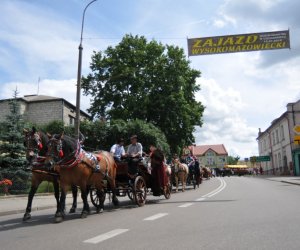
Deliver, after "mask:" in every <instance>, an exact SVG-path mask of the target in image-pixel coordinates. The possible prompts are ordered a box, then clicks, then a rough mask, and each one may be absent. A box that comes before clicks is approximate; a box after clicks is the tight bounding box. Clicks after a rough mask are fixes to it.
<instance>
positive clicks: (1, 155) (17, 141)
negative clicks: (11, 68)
mask: <svg viewBox="0 0 300 250" xmlns="http://www.w3.org/2000/svg"><path fill="white" fill-rule="evenodd" d="M17 95H18V92H17V90H15V91H14V94H13V99H11V100H10V101H9V107H10V114H9V115H7V117H6V122H5V123H4V129H2V130H1V134H0V179H3V178H7V179H9V180H12V181H13V185H12V187H11V191H12V192H14V193H18V192H23V191H25V189H26V187H27V179H28V176H29V174H28V173H27V172H25V166H26V159H25V147H24V144H23V143H24V137H23V135H22V130H23V126H24V123H23V120H22V115H21V114H20V104H19V102H18V100H17Z"/></svg>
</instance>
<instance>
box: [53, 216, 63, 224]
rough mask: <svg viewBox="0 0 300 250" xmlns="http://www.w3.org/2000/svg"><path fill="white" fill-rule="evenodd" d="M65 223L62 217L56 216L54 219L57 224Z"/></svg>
mask: <svg viewBox="0 0 300 250" xmlns="http://www.w3.org/2000/svg"><path fill="white" fill-rule="evenodd" d="M62 221H63V217H62V216H55V217H54V222H55V223H61V222H62Z"/></svg>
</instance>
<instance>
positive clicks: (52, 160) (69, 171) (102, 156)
mask: <svg viewBox="0 0 300 250" xmlns="http://www.w3.org/2000/svg"><path fill="white" fill-rule="evenodd" d="M24 144H25V146H26V148H27V150H26V157H27V159H28V161H29V162H30V164H31V166H32V167H33V169H32V170H33V171H32V172H33V175H32V177H33V178H32V185H31V190H30V193H29V196H28V204H27V208H26V213H25V214H24V218H23V220H28V219H29V218H30V217H31V215H30V212H31V204H32V199H33V197H34V194H35V192H36V190H37V188H38V186H39V184H40V183H41V182H42V181H44V180H48V181H51V182H53V184H54V187H55V198H56V201H57V211H56V214H55V220H56V222H60V221H62V219H63V217H64V210H65V199H66V193H67V187H68V186H72V187H73V188H72V191H73V192H74V193H73V206H72V208H71V210H70V212H75V209H76V206H77V187H76V186H78V187H80V189H81V197H82V200H83V210H82V214H81V217H82V218H85V217H86V216H87V215H88V214H89V212H90V208H89V204H88V202H87V195H88V192H89V193H90V197H91V201H92V203H93V205H94V206H95V207H96V209H97V212H100V211H101V210H103V207H104V205H103V204H104V200H105V196H106V194H107V193H109V194H112V201H113V203H114V205H118V204H119V202H118V199H117V197H116V196H126V195H128V197H129V198H130V199H131V200H133V201H134V202H135V203H136V204H137V205H138V206H143V205H144V204H145V202H146V197H147V193H148V192H149V189H150V188H151V189H152V188H153V183H154V182H153V178H152V175H151V174H150V173H149V172H148V170H147V168H146V167H145V166H144V165H143V164H141V165H139V167H138V172H137V174H136V175H134V176H130V175H129V174H128V165H127V162H123V163H121V164H118V166H117V165H116V163H115V161H114V159H113V157H112V155H111V154H110V153H109V152H105V151H99V152H95V153H93V154H89V153H86V152H85V151H84V150H82V147H81V145H80V143H79V142H78V141H77V140H76V139H74V138H71V137H69V136H63V134H61V135H57V136H53V137H51V139H49V138H48V137H47V136H46V135H45V134H44V133H43V132H38V131H36V130H35V129H33V130H32V131H27V132H25V141H24ZM34 152H38V155H40V157H38V158H36V155H37V154H36V153H34ZM90 156H92V158H90ZM37 159H42V160H43V161H42V162H41V164H40V169H39V170H37V169H36V166H35V165H36V163H37ZM95 165H97V166H98V167H99V169H98V171H95ZM50 169H51V171H50ZM53 170H54V172H52V171H53ZM168 179H169V178H168ZM58 180H59V181H58ZM58 183H59V184H60V187H61V197H60V199H59V186H58V185H59V184H58ZM167 183H168V184H167V185H166V186H165V187H164V189H163V192H162V194H163V195H164V196H165V197H166V198H167V199H169V198H170V194H171V186H170V184H169V183H170V182H169V181H168V182H167ZM89 188H90V189H89ZM75 191H76V192H75Z"/></svg>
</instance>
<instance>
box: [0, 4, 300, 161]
mask: <svg viewBox="0 0 300 250" xmlns="http://www.w3.org/2000/svg"><path fill="white" fill-rule="evenodd" d="M89 2H90V0H0V6H1V15H0V99H6V98H11V97H12V95H13V91H14V90H15V89H16V88H17V90H18V92H19V96H24V95H30V94H41V95H50V96H56V97H63V98H65V99H66V100H68V101H69V102H71V103H73V104H74V105H75V104H76V77H77V65H78V46H79V42H80V32H81V22H82V14H83V9H84V8H85V6H86V5H87V4H88V3H89ZM299 9H300V1H298V0H260V1H257V0H248V1H244V0H213V1H207V0H188V1H187V0H97V1H96V2H94V3H93V4H92V5H90V6H89V8H88V9H87V11H86V15H85V23H84V30H83V43H82V44H83V62H82V74H83V75H87V74H88V73H90V72H91V71H90V68H89V64H90V62H91V55H92V53H93V51H104V50H105V49H106V48H107V47H108V46H115V45H117V44H118V43H119V42H120V41H121V40H122V38H123V36H124V35H125V34H132V35H139V36H145V37H146V38H147V39H148V40H149V41H151V40H152V39H155V40H157V41H160V42H162V43H163V44H171V45H176V46H179V47H181V48H184V50H185V53H186V55H187V38H199V37H209V36H220V35H232V34H243V33H256V32H269V31H278V30H287V29H289V30H290V44H291V49H282V50H273V51H257V52H243V53H231V54H219V55H205V56H193V57H189V58H188V57H187V58H188V59H189V60H190V62H191V63H190V65H191V67H192V68H195V69H197V70H200V71H201V77H200V78H198V79H197V83H198V84H200V86H201V90H200V91H199V92H197V93H196V99H197V100H199V101H201V102H202V103H203V104H204V106H205V107H206V108H205V112H204V117H203V120H204V125H203V126H202V127H201V128H196V130H195V134H194V135H195V139H196V141H195V143H196V144H197V145H202V144H224V145H225V147H226V149H227V151H228V153H229V154H230V155H233V156H240V157H241V158H242V159H243V158H245V157H250V156H253V155H257V154H258V149H257V148H258V146H257V141H256V137H257V134H258V128H261V129H262V131H264V130H265V129H267V128H268V126H270V124H271V122H272V121H273V120H274V119H275V118H277V117H279V116H280V115H281V114H282V113H283V112H285V111H286V105H287V103H290V102H295V101H297V100H299V99H300V78H299V69H300V15H299V13H298V11H299ZM89 102H90V98H89V97H88V96H82V97H81V107H82V109H83V110H86V109H87V108H89Z"/></svg>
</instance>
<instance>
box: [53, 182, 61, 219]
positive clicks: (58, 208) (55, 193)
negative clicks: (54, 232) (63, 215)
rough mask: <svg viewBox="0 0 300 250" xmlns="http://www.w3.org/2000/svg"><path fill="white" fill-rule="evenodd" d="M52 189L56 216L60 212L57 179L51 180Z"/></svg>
mask: <svg viewBox="0 0 300 250" xmlns="http://www.w3.org/2000/svg"><path fill="white" fill-rule="evenodd" d="M53 188H54V197H55V199H56V213H55V214H57V213H58V212H59V210H60V202H59V183H58V180H57V178H54V180H53Z"/></svg>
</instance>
